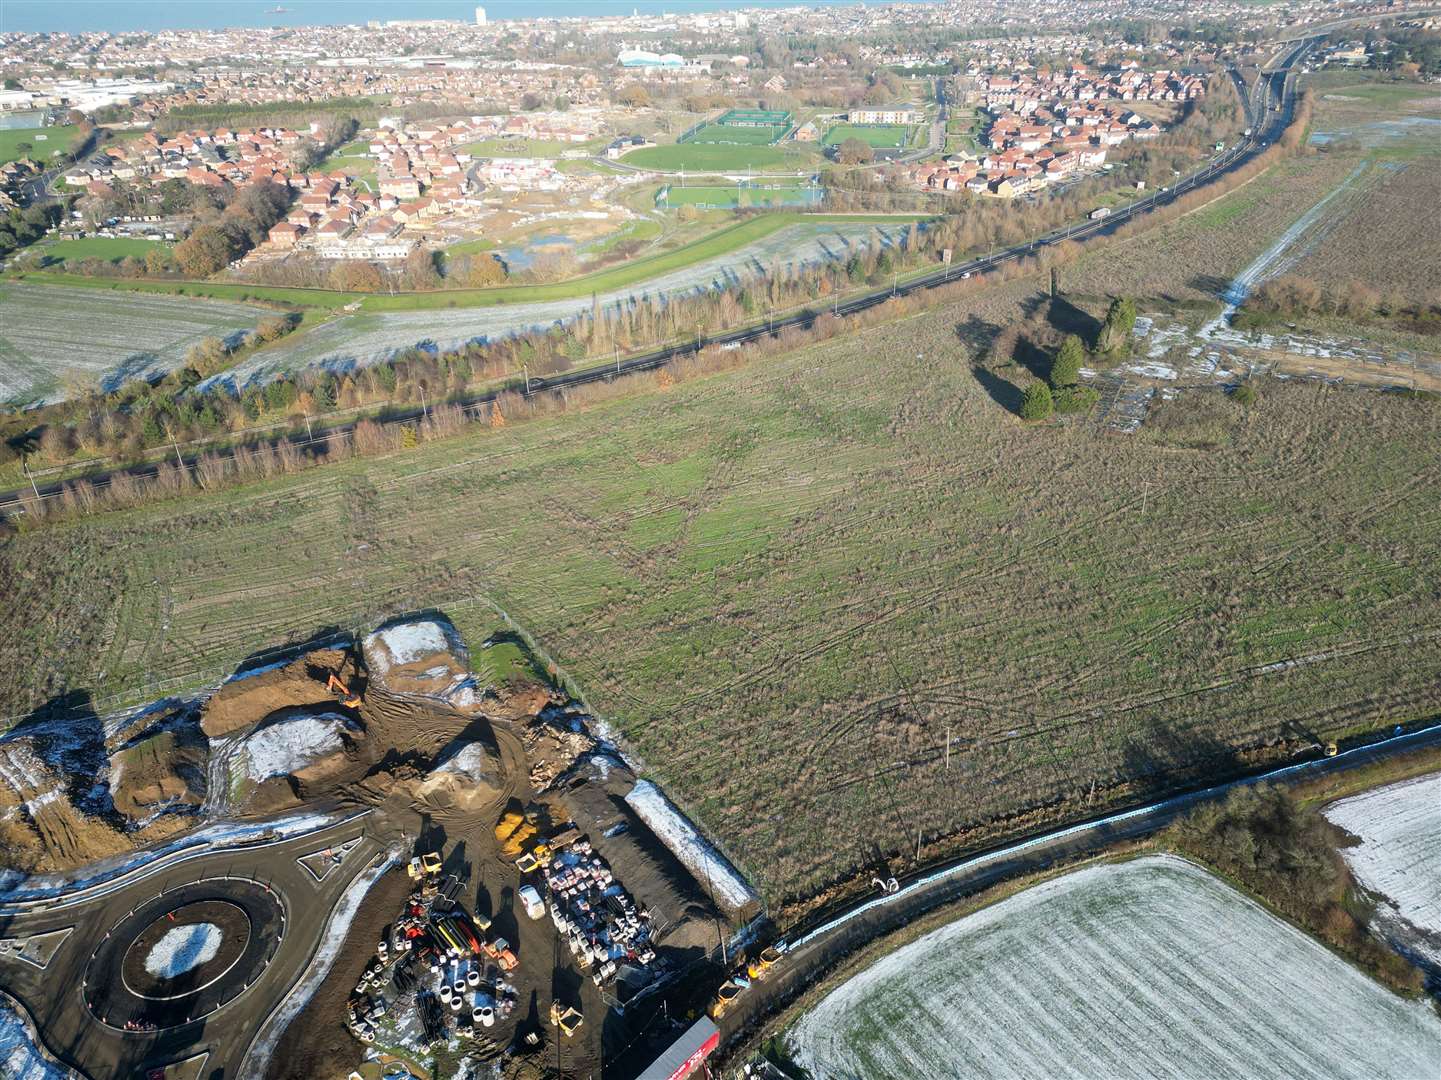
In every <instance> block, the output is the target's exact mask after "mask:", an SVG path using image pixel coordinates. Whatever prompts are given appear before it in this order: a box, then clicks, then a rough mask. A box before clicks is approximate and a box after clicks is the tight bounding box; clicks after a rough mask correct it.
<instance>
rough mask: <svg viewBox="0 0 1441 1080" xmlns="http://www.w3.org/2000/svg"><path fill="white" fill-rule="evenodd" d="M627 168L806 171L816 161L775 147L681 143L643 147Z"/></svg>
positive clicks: (629, 158) (630, 158) (629, 156)
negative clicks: (802, 169)
mask: <svg viewBox="0 0 1441 1080" xmlns="http://www.w3.org/2000/svg"><path fill="white" fill-rule="evenodd" d="M621 160H622V161H624V162H625V163H626V164H627V165H634V166H635V167H637V168H641V169H659V170H661V171H665V172H678V171H679V170H681V169H684V170H686V171H687V172H706V171H709V172H744V171H745V170H747V169H785V168H790V169H799V168H807V167H809V165H808V164H803V163H810V162H812V161H813V159H812V158H811V157H810V156H809V155H806V156H800V155H798V154H796V153H795V152H794V151H787V150H781V149H779V148H777V147H774V146H708V145H706V144H703V143H693V142H689V143H679V144H675V145H671V146H643V147H641V148H640V149H639V150H632V151H631V152H630V153H629V154H626V155H625V156H624V157H623V158H621Z"/></svg>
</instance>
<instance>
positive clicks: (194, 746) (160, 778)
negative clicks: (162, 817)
mask: <svg viewBox="0 0 1441 1080" xmlns="http://www.w3.org/2000/svg"><path fill="white" fill-rule="evenodd" d="M206 749H207V748H206V747H205V745H204V740H203V739H199V740H197V739H195V738H192V737H189V736H188V735H187V733H186V732H185V731H184V730H183V729H182V730H179V731H177V730H173V729H172V730H165V731H160V732H158V733H156V734H154V735H150V736H147V737H144V738H141V739H140V740H139V741H138V742H135V743H133V744H131V745H129V746H126V747H125V748H124V749H121V750H117V751H116V752H115V753H114V754H112V755H111V756H110V797H111V799H112V800H113V801H114V803H115V809H116V811H117V812H118V813H120V814H121V815H123V816H124V817H125V818H127V819H128V820H129V821H131V822H139V821H143V820H146V819H148V818H151V817H153V816H154V815H155V814H158V813H161V812H163V811H165V810H171V809H177V808H182V807H198V806H200V804H201V803H203V802H204V801H205V760H206Z"/></svg>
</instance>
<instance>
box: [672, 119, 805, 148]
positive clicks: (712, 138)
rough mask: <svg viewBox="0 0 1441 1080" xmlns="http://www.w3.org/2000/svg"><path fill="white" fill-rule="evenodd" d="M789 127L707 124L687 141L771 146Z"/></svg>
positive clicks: (720, 144)
mask: <svg viewBox="0 0 1441 1080" xmlns="http://www.w3.org/2000/svg"><path fill="white" fill-rule="evenodd" d="M788 130H789V128H784V127H733V126H731V125H729V124H706V125H705V126H704V127H702V128H701V129H700V130H698V131H697V132H695V134H693V135H692V136H691V137H690V138H689V139H687V140H686V142H687V143H688V144H689V143H701V144H704V145H708V146H712V145H713V146H727V145H729V146H738V145H743V146H769V145H770V144H771V143H773V142H775V141H776V140H777V139H779V138H780V137H781V136H782V135H784V134H785V133H786V132H787V131H788Z"/></svg>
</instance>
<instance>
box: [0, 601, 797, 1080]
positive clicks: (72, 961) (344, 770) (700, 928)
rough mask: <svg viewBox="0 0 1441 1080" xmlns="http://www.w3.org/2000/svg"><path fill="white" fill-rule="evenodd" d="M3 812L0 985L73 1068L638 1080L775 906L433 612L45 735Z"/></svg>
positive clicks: (693, 1019) (26, 751)
mask: <svg viewBox="0 0 1441 1080" xmlns="http://www.w3.org/2000/svg"><path fill="white" fill-rule="evenodd" d="M81 765H83V768H82V767H78V766H81ZM61 777H64V778H65V780H64V782H62V780H61ZM76 777H84V780H83V782H79V783H80V784H81V789H76V788H75V787H73V786H72V787H67V786H66V784H71V785H74V784H76V783H77V780H76V779H75V778H76ZM0 804H3V810H0V814H3V817H0V824H3V829H4V831H5V840H6V842H7V844H8V847H9V849H10V850H11V851H12V852H14V853H15V857H14V859H13V862H14V864H15V865H16V866H17V868H16V869H13V870H8V871H6V873H5V875H4V877H3V878H0V990H3V991H4V992H5V994H6V995H8V997H9V999H10V1000H13V1001H14V1002H15V1003H17V1005H18V1006H19V1009H20V1010H23V1012H22V1015H25V1016H26V1018H27V1020H28V1021H29V1022H32V1023H33V1026H34V1030H35V1032H36V1035H37V1039H36V1042H37V1044H38V1046H37V1049H38V1050H39V1051H41V1052H43V1053H44V1054H45V1055H47V1056H49V1057H51V1059H52V1060H53V1061H54V1062H55V1064H56V1066H57V1068H60V1069H63V1070H70V1072H69V1075H78V1076H84V1077H92V1078H99V1077H129V1076H145V1077H150V1076H165V1077H170V1078H175V1080H180V1078H183V1077H196V1078H198V1077H202V1076H213V1075H224V1076H254V1077H257V1078H260V1077H266V1078H272V1080H286V1078H292V1077H293V1078H301V1077H304V1078H324V1077H331V1076H334V1077H337V1078H345V1077H349V1076H352V1075H359V1076H361V1077H372V1076H374V1077H379V1076H382V1075H384V1076H387V1077H399V1076H404V1075H412V1076H416V1077H442V1076H443V1077H447V1078H448V1077H465V1076H472V1075H474V1076H479V1075H486V1076H493V1075H494V1076H516V1077H523V1076H536V1077H539V1076H548V1075H551V1076H554V1075H562V1076H571V1075H574V1076H599V1075H641V1074H642V1072H643V1071H644V1070H645V1069H646V1066H647V1064H648V1063H649V1062H651V1061H652V1060H653V1059H655V1058H656V1057H657V1055H660V1056H662V1057H663V1056H664V1055H663V1053H662V1051H664V1050H665V1048H666V1047H669V1046H670V1045H671V1044H672V1043H674V1042H675V1041H676V1039H677V1038H681V1037H683V1036H685V1035H687V1034H688V1032H687V1029H690V1028H693V1027H695V1026H696V1024H697V1022H698V1021H699V1022H701V1023H702V1024H708V1023H709V1021H708V1020H704V1019H703V1018H702V1015H701V1014H702V1013H703V1012H704V1011H705V1010H706V1009H707V1007H708V1006H709V1007H710V1009H711V1011H712V1012H713V1013H715V1014H716V1015H720V1013H721V1012H722V1011H723V1010H724V1007H725V1006H724V1003H723V1002H720V1001H713V1000H711V998H710V994H711V993H712V992H713V991H714V988H715V987H716V985H717V984H718V983H720V982H721V981H722V980H723V979H724V977H725V974H726V972H727V971H728V970H729V968H730V967H731V966H733V965H734V964H735V963H736V962H737V960H738V958H739V962H740V964H741V971H742V973H743V972H744V970H745V967H746V961H745V959H744V955H745V954H744V948H745V947H746V946H747V945H751V946H752V947H753V946H754V942H753V937H754V927H755V925H756V924H757V922H758V918H757V917H758V916H759V914H760V902H759V899H758V897H757V896H756V893H755V892H754V891H753V890H752V888H751V886H750V885H749V884H748V883H747V882H746V881H745V880H744V878H742V877H741V875H740V874H739V873H738V872H737V871H736V870H735V869H734V868H733V867H732V866H731V864H730V863H729V862H728V861H727V860H726V859H725V858H724V857H723V856H722V855H721V854H720V853H719V852H718V851H717V850H716V849H715V848H714V847H713V846H712V845H711V843H710V842H709V841H707V840H706V839H705V838H704V837H703V836H702V835H701V834H700V833H699V832H698V831H697V830H696V828H695V827H694V825H693V824H692V823H691V822H690V820H689V819H688V818H687V817H686V816H685V815H684V814H683V813H682V812H681V811H680V810H678V809H677V808H676V807H675V805H674V804H673V803H671V801H670V800H669V799H668V798H667V797H666V795H665V794H664V793H663V792H662V791H661V790H660V789H659V788H658V787H656V786H655V785H654V784H653V783H651V782H650V781H647V780H644V779H639V778H638V777H637V774H636V770H635V769H634V768H633V767H632V766H631V765H630V764H629V763H628V762H627V761H626V760H625V758H624V756H623V754H622V752H621V751H620V750H619V749H618V748H617V747H616V746H614V745H613V744H611V743H610V742H609V741H608V740H607V739H606V738H605V737H604V734H603V725H600V724H598V723H597V721H595V720H594V718H593V717H591V716H590V715H589V714H588V712H587V710H586V709H585V707H584V706H583V705H582V704H580V703H578V702H575V701H572V700H570V699H569V698H568V696H567V695H566V694H565V693H563V692H562V691H560V690H559V689H557V688H556V687H555V686H554V685H552V683H551V682H550V681H549V680H548V679H547V678H546V676H545V673H544V672H543V671H542V670H540V668H539V665H537V664H536V663H535V661H534V660H533V659H532V658H531V656H530V653H529V651H528V650H527V649H526V648H525V646H524V645H523V643H521V642H520V641H519V640H518V639H517V638H515V637H514V636H511V635H497V636H496V637H494V638H492V639H490V640H488V641H486V642H485V643H484V644H483V645H481V646H480V647H479V648H478V649H477V650H476V653H475V655H474V656H473V655H472V653H471V651H470V650H469V648H468V647H467V645H466V643H465V642H463V641H462V640H461V638H460V635H459V634H458V633H457V632H456V630H455V629H454V627H453V626H452V625H451V623H450V622H449V621H448V620H447V619H445V618H444V616H442V615H440V614H438V613H426V614H423V615H420V616H417V617H413V618H408V619H405V620H400V621H394V622H391V623H388V624H386V625H383V626H381V627H380V628H378V629H377V630H375V631H374V632H372V633H369V634H366V635H363V636H360V635H357V636H355V637H351V636H344V637H339V638H335V639H333V640H327V641H323V642H318V643H311V644H309V645H308V646H304V647H299V648H296V649H293V650H291V651H289V652H285V653H282V654H280V655H278V656H272V657H267V658H265V659H264V660H263V662H260V661H258V662H256V663H254V664H252V665H247V666H246V667H243V668H242V669H241V670H240V671H238V672H236V673H235V674H234V675H232V676H231V677H230V678H229V679H227V680H226V681H225V682H223V683H222V684H221V685H220V686H218V687H215V688H212V689H211V690H208V691H205V692H202V693H199V694H195V695H190V696H187V697H184V698H173V699H167V700H164V701H158V702H154V703H152V704H150V705H147V706H145V707H142V708H137V709H131V710H127V711H125V712H123V713H121V714H117V715H114V716H107V717H103V718H100V717H95V718H93V719H92V722H90V723H88V724H86V723H77V722H76V721H75V718H74V717H68V718H67V717H62V716H60V715H58V714H52V715H48V716H43V717H37V718H35V719H34V720H33V721H31V722H29V723H27V724H22V725H19V726H17V727H16V728H13V729H12V730H11V731H10V732H8V733H7V734H6V735H5V736H4V738H3V740H0ZM757 957H758V958H757V959H756V960H755V961H753V963H752V966H753V967H754V966H755V965H759V964H761V963H762V961H761V960H760V959H759V954H757ZM773 959H774V957H773V955H772V956H770V957H769V958H768V959H767V960H765V962H764V964H765V966H768V965H769V963H771V962H773ZM742 977H744V976H743V975H742ZM56 986H66V987H73V990H69V991H67V992H65V993H55V992H54V989H53V988H54V987H56ZM72 994H74V995H77V996H78V997H79V999H80V1001H79V1002H77V1001H76V1000H74V998H73V997H72V996H71V995H72ZM77 1005H83V1007H76V1006H77ZM713 1030H714V1026H713V1025H712V1026H711V1027H710V1029H709V1030H707V1031H701V1032H699V1036H698V1037H700V1038H701V1039H702V1040H703V1039H704V1038H706V1037H708V1035H709V1033H710V1032H712V1031H713ZM217 1069H220V1070H221V1071H219V1072H217V1071H216V1070H217ZM644 1074H645V1075H651V1073H650V1072H645V1073H644ZM57 1075H66V1073H65V1072H63V1071H62V1072H59V1073H57ZM665 1075H667V1076H669V1075H672V1074H671V1073H665Z"/></svg>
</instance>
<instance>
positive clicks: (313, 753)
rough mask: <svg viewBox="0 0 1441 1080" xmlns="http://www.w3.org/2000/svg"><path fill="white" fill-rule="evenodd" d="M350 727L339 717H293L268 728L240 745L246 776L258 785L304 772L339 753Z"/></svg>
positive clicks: (247, 738)
mask: <svg viewBox="0 0 1441 1080" xmlns="http://www.w3.org/2000/svg"><path fill="white" fill-rule="evenodd" d="M350 727H351V722H350V720H349V719H348V718H346V717H344V716H341V715H340V714H339V713H320V714H318V715H315V716H293V717H289V718H287V719H284V720H278V721H276V722H275V723H273V724H267V725H266V726H265V727H263V728H260V729H258V730H257V731H255V732H253V733H251V734H250V735H248V736H246V738H245V740H244V742H243V743H242V750H243V752H244V754H245V767H246V774H247V775H248V776H249V777H250V779H252V780H254V781H256V782H257V783H259V782H260V781H262V780H268V779H270V778H271V777H272V776H286V775H288V774H290V773H293V772H295V771H296V770H297V769H303V768H305V766H307V765H309V764H310V763H311V762H312V761H317V760H319V759H320V758H322V757H325V756H326V755H327V754H333V753H335V752H336V751H337V750H340V749H341V748H342V747H343V746H344V745H345V741H344V738H343V735H344V733H345V732H346V731H347V730H349V729H350Z"/></svg>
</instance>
